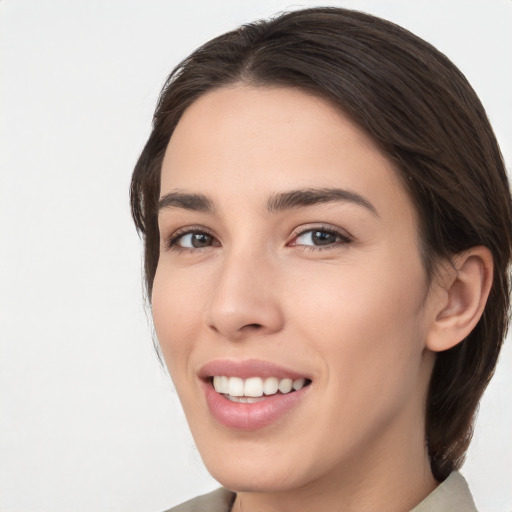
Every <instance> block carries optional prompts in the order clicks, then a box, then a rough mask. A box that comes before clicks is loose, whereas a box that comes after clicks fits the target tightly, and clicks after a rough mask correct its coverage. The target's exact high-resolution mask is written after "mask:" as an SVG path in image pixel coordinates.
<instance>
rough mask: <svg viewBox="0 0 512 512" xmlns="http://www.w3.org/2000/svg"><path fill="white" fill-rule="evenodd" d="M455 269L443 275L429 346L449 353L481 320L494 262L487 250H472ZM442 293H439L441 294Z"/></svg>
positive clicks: (462, 255) (456, 260) (457, 260)
mask: <svg viewBox="0 0 512 512" xmlns="http://www.w3.org/2000/svg"><path fill="white" fill-rule="evenodd" d="M453 264H454V266H450V267H446V268H444V269H442V270H441V271H440V276H439V280H438V283H437V287H440V293H436V294H435V299H434V302H435V306H434V320H433V322H432V324H431V329H430V330H429V332H428V333H427V339H426V346H427V348H429V349H430V350H432V351H433V352H441V351H443V350H448V349H450V348H452V347H454V346H455V345H457V344H458V343H460V342H461V341H463V340H464V339H465V338H466V336H468V334H469V333H470V332H471V331H472V330H473V328H474V327H475V325H476V324H477V323H478V320H480V317H481V316H482V313H483V311H484V308H485V304H486V302H487V297H488V296H489V291H490V289H491V285H492V278H493V268H494V265H493V259H492V254H491V251H489V249H487V247H480V246H479V247H472V248H471V249H469V250H467V251H464V252H463V253H460V254H457V255H456V256H455V257H454V258H453ZM438 291H439V290H438Z"/></svg>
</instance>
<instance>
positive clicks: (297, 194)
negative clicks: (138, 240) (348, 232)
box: [158, 188, 379, 216]
mask: <svg viewBox="0 0 512 512" xmlns="http://www.w3.org/2000/svg"><path fill="white" fill-rule="evenodd" d="M333 202H348V203H353V204H356V205H358V206H363V207H364V208H366V209H368V210H369V211H370V212H372V213H373V214H374V215H376V216H379V214H378V212H377V209H376V208H375V206H373V204H372V203H371V202H370V201H368V199H366V198H364V197H363V196H361V195H360V194H358V193H356V192H353V191H351V190H346V189H342V188H303V189H299V190H291V191H289V192H280V193H278V194H275V195H273V196H272V197H270V198H269V200H268V201H267V210H268V211H269V212H270V213H277V212H282V211H285V210H291V209H295V208H301V207H305V206H312V205H315V204H324V203H333ZM165 208H182V209H184V210H190V211H196V212H204V213H215V204H214V202H213V201H212V200H211V199H210V198H209V197H207V196H205V195H204V194H195V193H187V192H181V191H179V190H176V191H172V192H169V193H168V194H165V195H164V196H162V197H161V198H160V200H159V202H158V210H159V211H160V210H162V209H165Z"/></svg>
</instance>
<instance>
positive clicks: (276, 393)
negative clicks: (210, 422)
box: [199, 360, 312, 430]
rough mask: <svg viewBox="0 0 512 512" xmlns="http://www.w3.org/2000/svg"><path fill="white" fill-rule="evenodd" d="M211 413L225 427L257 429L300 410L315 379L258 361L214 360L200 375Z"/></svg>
mask: <svg viewBox="0 0 512 512" xmlns="http://www.w3.org/2000/svg"><path fill="white" fill-rule="evenodd" d="M199 377H200V379H201V381H202V383H203V386H202V387H203V390H204V393H205V397H206V403H207V406H208V409H209V412H210V414H211V416H212V417H213V419H214V420H216V421H217V422H218V423H220V424H222V425H223V426H224V427H228V428H230V429H238V430H240V429H241V430H256V429H260V428H263V427H266V426H268V425H270V424H272V423H274V422H276V421H277V420H278V419H280V418H282V417H284V416H288V415H289V412H290V411H293V410H297V409H298V407H299V406H300V404H301V403H302V402H303V401H304V398H305V397H306V396H307V395H308V394H309V391H310V389H311V388H312V386H311V384H312V379H310V378H309V377H307V376H306V375H301V374H300V373H299V372H296V371H293V370H289V369H286V368H283V367H281V366H278V365H275V364H273V363H269V362H265V361H257V360H248V361H231V360H223V361H212V362H210V363H208V364H206V365H205V366H204V367H203V368H202V369H201V371H200V372H199Z"/></svg>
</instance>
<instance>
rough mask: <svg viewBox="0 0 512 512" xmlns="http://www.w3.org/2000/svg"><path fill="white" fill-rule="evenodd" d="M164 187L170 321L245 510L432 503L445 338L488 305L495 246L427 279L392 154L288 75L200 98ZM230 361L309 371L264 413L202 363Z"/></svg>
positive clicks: (208, 453) (180, 371) (207, 438)
mask: <svg viewBox="0 0 512 512" xmlns="http://www.w3.org/2000/svg"><path fill="white" fill-rule="evenodd" d="M305 190H308V191H310V194H309V196H308V197H309V199H308V198H306V196H305V195H304V194H303V193H295V195H290V194H288V193H289V192H291V191H299V192H303V191H305ZM333 190H334V191H335V192H333ZM279 194H281V196H280V198H281V201H280V202H279V201H277V200H276V196H278V195H279ZM283 194H288V196H286V197H284V196H283ZM313 196H314V199H313V200H311V197H313ZM161 199H162V202H161V206H162V208H161V209H160V212H159V229H160V238H161V252H160V259H159V263H158V268H157V272H156V276H155V280H154V287H153V295H152V307H153V318H154V323H155V328H156V332H157V336H158V339H159V342H160V345H161V347H162V352H163V354H164V357H165V361H166V363H167V366H168V368H169V372H170V374H171V377H172V379H173V382H174V384H175V386H176V389H177V392H178V394H179V396H180V399H181V402H182V404H183V408H184V410H185V414H186V416H187V420H188V422H189V425H190V428H191V431H192V434H193V436H194V439H195V441H196V444H197V446H198V448H199V451H200V452H201V455H202V457H203V460H204V462H205V464H206V466H207V468H208V469H209V471H210V472H211V473H212V475H213V476H214V478H216V479H217V480H218V481H219V482H220V483H221V484H223V485H224V486H226V487H227V488H229V489H232V490H235V491H237V498H236V501H235V504H234V507H233V510H242V509H243V511H244V512H251V511H260V512H266V511H268V512H270V511H281V512H288V511H290V512H291V511H295V512H297V511H312V510H322V511H326V512H329V511H334V510H340V508H339V506H340V505H339V504H340V503H343V510H344V511H356V510H357V511H358V512H364V511H377V510H379V511H382V510H384V508H385V509H386V510H393V511H396V512H400V511H408V510H410V509H411V508H413V507H414V506H415V505H416V504H418V503H419V502H420V501H421V500H422V499H423V498H424V497H425V496H426V495H427V494H429V493H430V492H431V491H432V490H433V489H434V488H435V486H436V485H437V483H436V482H435V480H434V478H433V477H432V474H431V471H430V466H429V461H428V456H427V452H426V449H425V443H424V408H425V400H426V392H427V387H428V381H429V378H430V375H431V372H432V367H433V364H434V360H435V351H438V350H445V349H446V348H449V347H450V346H452V345H454V344H455V343H457V342H459V341H460V340H462V339H463V338H464V336H465V335H466V334H467V333H468V332H469V331H470V330H471V329H472V327H473V326H474V325H475V323H476V321H477V320H478V318H479V316H480V314H481V311H482V308H483V305H484V304H485V297H486V294H487V293H488V288H489V286H490V279H491V277H492V262H491V260H490V255H489V254H488V251H487V250H486V249H484V248H475V249H473V250H471V251H468V252H467V253H465V254H464V255H461V256H460V257H458V258H457V259H456V267H455V268H452V267H450V266H448V265H446V266H444V267H443V269H442V271H440V272H438V273H437V274H436V277H435V279H434V281H433V282H432V283H430V285H429V283H428V280H427V277H426V275H425V270H424V268H423V265H422V261H421V257H420V252H419V248H418V228H417V219H416V215H415V211H414V209H413V206H412V204H411V202H410V200H409V198H408V196H407V194H406V193H405V191H404V189H403V186H402V184H401V182H400V179H399V177H398V174H397V170H396V169H395V168H394V167H393V165H392V163H391V162H390V161H389V160H388V159H387V158H386V157H385V156H384V155H383V154H382V153H381V152H380V151H379V149H378V148H377V147H376V146H375V145H374V144H373V142H372V141H371V140H370V139H369V138H368V137H367V136H366V135H365V134H364V133H363V132H362V131H361V130H360V129H358V128H357V127H356V126H355V125H354V124H353V123H352V122H351V121H350V120H348V119H347V118H346V117H345V116H343V115H342V114H341V113H340V112H339V111H337V110H336V109H335V108H334V107H333V106H331V105H330V104H329V103H327V102H326V101H324V100H322V99H319V98H316V97H313V96H311V95H308V94H305V93H302V92H300V91H297V90H292V89H287V88H277V87H276V88H268V87H252V86H247V85H237V86H232V87H224V88H221V89H218V90H215V91H213V92H209V93H207V94H205V95H204V96H202V97H201V98H199V99H198V100H197V101H195V102H194V103H193V104H192V106H191V107H189V108H188V109H187V111H186V112H185V113H184V115H183V117H182V118H181V120H180V122H179V123H178V125H177V128H176V130H175V132H174V133H173V136H172V137H171V140H170V143H169V146H168V148H167V151H166V155H165V158H164V162H163V166H162V178H161ZM308 201H309V203H308V204H306V202H308ZM219 360H221V361H222V363H221V366H222V365H223V366H222V368H223V370H217V373H221V375H226V374H227V373H229V372H230V371H231V370H230V365H231V364H232V365H233V368H239V366H237V364H239V365H241V366H243V365H244V364H246V363H247V362H248V361H249V363H248V364H249V366H250V365H251V361H254V360H258V361H259V362H258V363H257V365H256V366H258V365H261V368H265V367H266V366H265V365H268V364H275V365H278V366H279V367H280V368H282V367H284V368H285V370H283V371H284V373H286V372H290V375H291V374H293V375H294V376H295V377H297V378H299V380H300V378H304V379H307V380H305V381H304V382H305V383H306V386H305V387H304V388H303V389H302V390H300V391H297V392H292V393H290V394H288V395H283V396H288V397H290V396H291V397H292V398H296V399H294V400H293V403H292V402H290V404H292V405H290V406H289V407H288V406H287V407H285V408H281V409H279V411H280V412H279V414H276V415H275V416H271V417H270V419H269V418H267V419H265V421H263V420H262V421H259V419H261V418H262V417H263V418H265V416H264V414H263V413H262V416H259V415H258V414H259V413H258V414H256V413H253V412H254V411H255V410H256V408H257V407H259V406H260V405H261V403H262V402H258V403H257V404H246V403H244V404H239V403H237V402H236V399H234V400H235V401H229V400H228V399H227V398H226V397H225V396H223V395H222V394H220V395H219V394H218V393H215V391H213V387H212V383H211V381H212V379H211V377H213V376H214V375H215V373H213V375H210V374H205V371H206V370H204V368H208V366H205V365H208V364H210V365H211V364H212V362H213V364H214V367H215V364H217V362H218V361H219ZM241 366H240V367H241ZM250 367H251V368H253V367H252V366H250ZM258 367H259V366H258ZM209 368H213V367H212V366H210V367H209ZM226 368H227V369H226ZM267 370H268V369H267ZM267 370H262V371H261V372H262V373H264V375H261V377H262V378H263V377H268V375H267V373H268V372H270V373H271V372H272V371H274V370H268V372H267V373H265V371H267ZM251 371H252V370H251ZM258 371H259V370H254V371H253V373H258ZM212 372H213V370H212ZM236 372H237V370H236V369H233V375H234V374H236ZM228 376H229V375H228ZM249 376H251V377H258V375H252V374H251V375H245V374H244V375H242V377H244V378H246V377H249ZM295 377H292V378H295ZM207 389H208V391H205V390H207ZM208 393H209V394H210V395H209V396H214V398H213V401H214V403H215V404H217V405H218V406H219V408H220V409H223V408H225V409H223V410H225V415H224V416H222V414H224V413H221V416H218V415H217V413H215V412H212V408H211V403H210V402H209V401H208V400H209V399H208V398H207V395H208ZM294 393H297V394H296V395H295V396H294ZM297 397H299V398H297ZM274 398H276V399H277V400H276V403H284V402H279V400H280V399H281V398H282V396H274ZM258 400H262V399H258ZM263 400H267V398H264V397H263ZM269 403H270V402H269ZM255 406H256V407H255ZM215 407H216V406H215ZM215 407H214V408H215ZM251 407H252V408H253V409H252V411H253V412H251ZM237 408H238V409H237ZM258 410H260V409H258ZM226 411H227V412H226ZM219 418H220V419H219ZM223 418H228V419H227V420H225V419H223ZM240 418H243V419H242V420H241V419H240ZM255 418H256V419H255ZM384 503H385V504H386V506H385V507H384V508H383V504H384Z"/></svg>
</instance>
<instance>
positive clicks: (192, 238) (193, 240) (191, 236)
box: [167, 230, 220, 250]
mask: <svg viewBox="0 0 512 512" xmlns="http://www.w3.org/2000/svg"><path fill="white" fill-rule="evenodd" d="M219 245H220V244H219V242H218V241H217V240H216V239H215V237H214V236H212V235H210V234H209V233H206V232H204V231H198V230H192V231H191V230H189V231H185V232H183V231H181V232H178V233H176V234H174V235H173V236H172V237H171V239H170V240H169V241H168V242H167V247H168V248H169V249H171V250H182V249H188V250H194V249H203V248H205V247H211V246H219Z"/></svg>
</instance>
